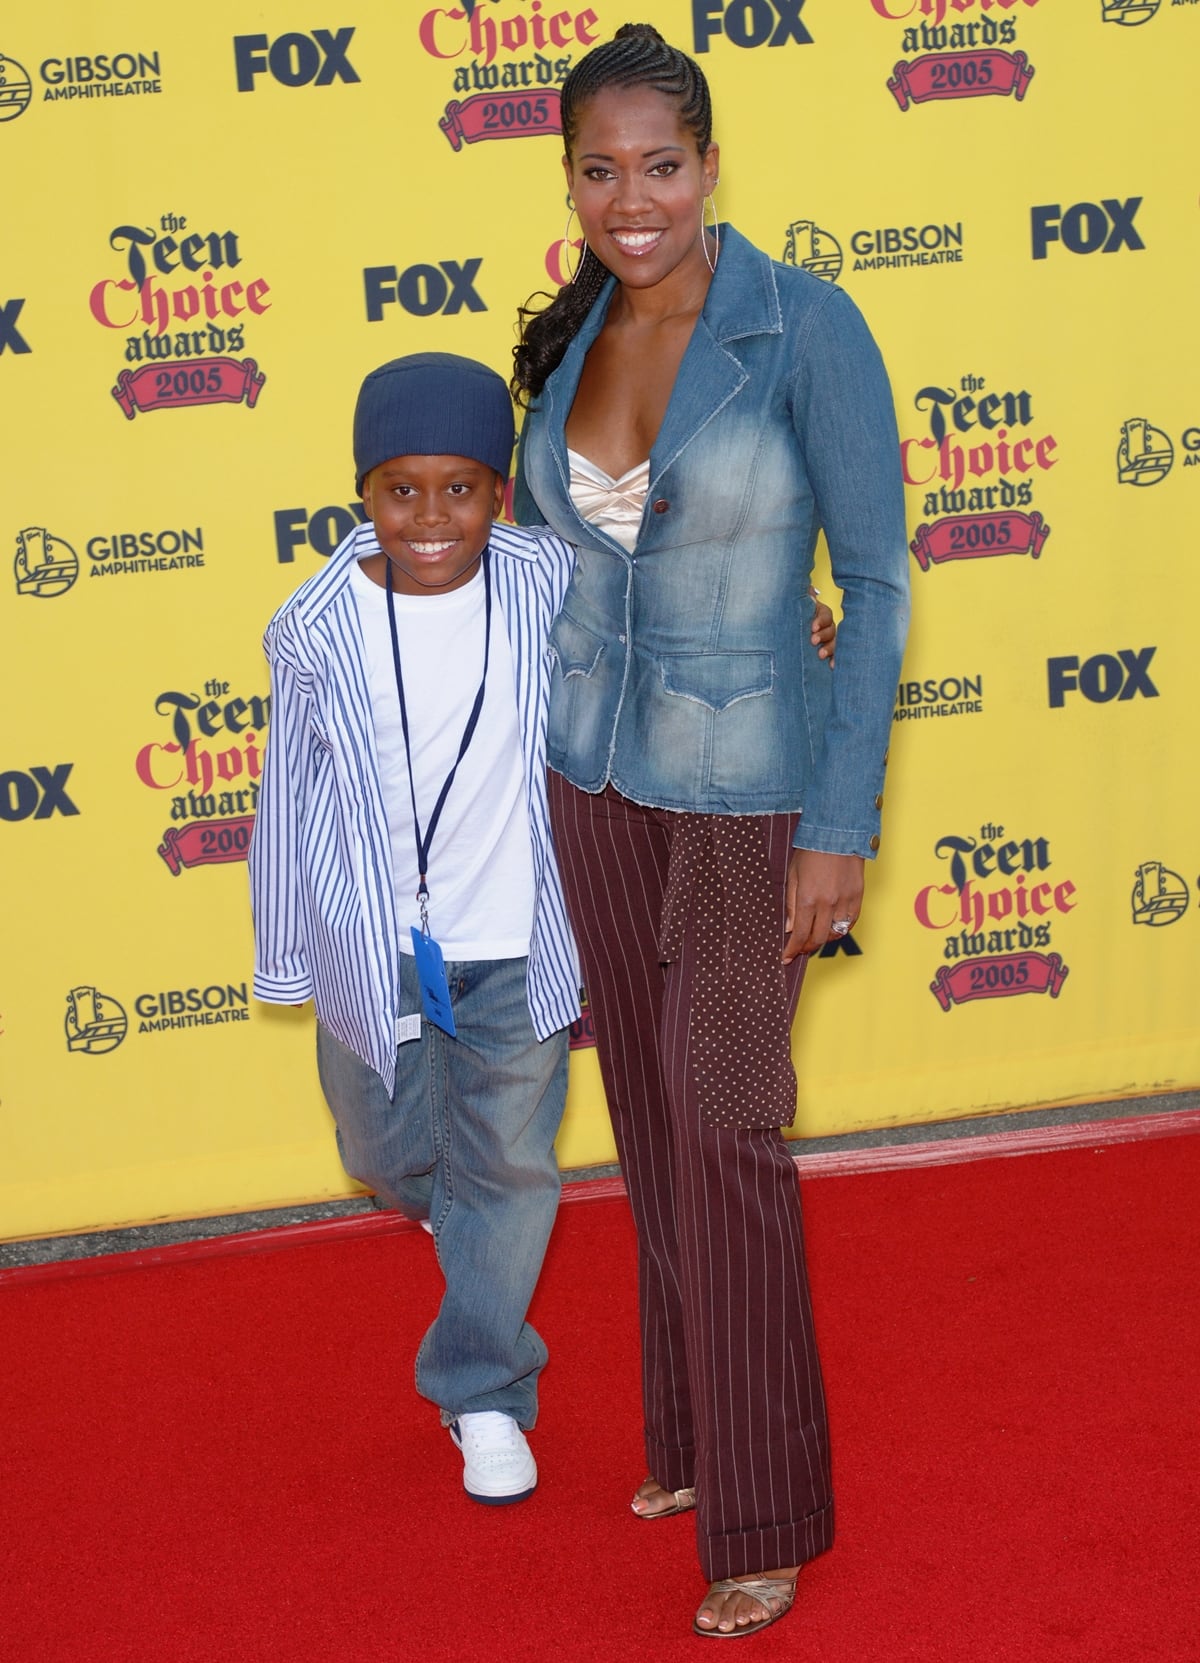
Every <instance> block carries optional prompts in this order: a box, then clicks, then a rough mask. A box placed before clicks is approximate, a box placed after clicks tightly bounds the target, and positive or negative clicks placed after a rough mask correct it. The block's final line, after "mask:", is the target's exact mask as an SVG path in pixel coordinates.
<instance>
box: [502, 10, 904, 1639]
mask: <svg viewBox="0 0 1200 1663" xmlns="http://www.w3.org/2000/svg"><path fill="white" fill-rule="evenodd" d="M562 121H563V139H564V145H565V149H566V155H565V157H564V166H565V168H566V174H567V181H568V184H569V187H570V191H571V194H572V196H573V198H574V202H575V207H576V209H577V211H578V214H579V222H580V226H581V229H582V231H583V235H584V239H585V243H586V249H585V252H584V256H583V260H582V262H581V264H580V267H579V269H578V271H577V273H576V275H575V278H574V280H573V282H572V283H571V284H570V285H568V287H567V288H565V289H564V290H563V291H562V292H561V293H560V295H559V296H558V297H557V298H556V299H555V301H554V302H553V303H552V304H551V305H550V306H549V307H547V308H546V309H545V310H544V311H541V312H539V313H537V314H533V313H531V312H530V311H529V310H528V309H526V310H525V311H524V312H523V314H522V318H523V334H522V339H521V342H520V344H519V345H518V347H517V349H516V352H515V355H514V356H515V362H516V371H515V376H514V391H515V392H516V394H517V396H518V398H519V399H521V400H522V401H523V402H525V403H527V404H528V406H529V410H528V415H527V418H526V422H525V429H524V434H523V436H522V446H521V454H520V459H519V465H518V481H517V498H516V502H517V513H518V518H521V519H526V520H546V521H548V522H549V524H550V525H551V526H553V527H554V529H555V530H556V531H558V532H559V533H560V535H562V536H563V537H565V538H567V539H568V540H569V541H570V542H572V543H573V544H574V545H575V547H576V550H577V562H576V569H575V574H574V577H573V579H572V583H571V587H570V590H569V592H568V595H567V599H566V601H565V603H564V606H563V610H562V612H561V614H560V616H559V618H558V621H557V623H556V624H555V626H554V630H553V633H552V636H551V650H552V656H553V671H552V684H551V710H550V735H549V753H548V754H549V761H550V767H551V769H552V773H551V775H550V803H551V815H552V820H553V823H554V832H555V841H556V846H557V849H558V852H559V857H560V860H561V862H562V867H563V878H564V884H565V888H566V893H567V903H568V908H569V910H570V913H571V919H572V923H573V925H574V928H575V932H576V935H577V938H578V941H579V947H580V954H581V959H582V964H583V972H584V980H585V983H586V985H587V989H588V997H589V1001H590V1003H591V1006H592V1009H593V1012H594V1015H595V1021H596V1032H597V1042H598V1046H599V1054H600V1064H601V1071H602V1075H603V1079H604V1085H605V1091H606V1094H607V1097H608V1103H609V1108H610V1111H611V1113H612V1116H613V1124H614V1129H615V1133H616V1139H617V1145H618V1150H619V1154H620V1159H621V1166H622V1170H623V1172H624V1175H625V1180H626V1184H627V1186H628V1190H629V1195H630V1200H631V1203H632V1206H633V1210H634V1216H635V1219H636V1222H637V1229H638V1242H639V1281H640V1304H641V1321H642V1343H643V1388H644V1398H645V1417H646V1450H647V1459H648V1463H649V1468H650V1472H651V1474H652V1477H650V1478H648V1479H647V1480H646V1481H645V1482H644V1483H643V1484H642V1485H641V1486H640V1488H639V1489H638V1491H637V1494H636V1495H635V1497H634V1501H633V1508H634V1511H635V1512H636V1513H637V1514H639V1515H640V1516H641V1517H642V1518H646V1519H661V1518H663V1517H666V1516H667V1515H670V1514H674V1513H677V1512H681V1511H684V1510H687V1509H690V1508H691V1507H692V1506H693V1505H695V1507H696V1509H697V1530H698V1538H699V1546H700V1558H701V1564H702V1569H703V1571H704V1574H705V1576H706V1577H707V1578H709V1579H710V1583H711V1586H710V1588H709V1591H708V1593H707V1595H706V1596H705V1598H704V1600H703V1602H702V1603H701V1605H700V1608H699V1611H698V1612H697V1615H696V1618H695V1621H694V1624H693V1626H694V1628H695V1631H696V1632H697V1633H698V1634H705V1635H711V1636H714V1637H718V1638H729V1637H735V1636H738V1635H744V1634H746V1633H748V1632H751V1631H752V1630H753V1629H754V1628H755V1627H758V1628H762V1627H765V1626H767V1625H768V1624H769V1623H771V1622H774V1621H776V1620H777V1619H778V1618H779V1617H781V1616H783V1615H784V1614H785V1612H786V1611H787V1610H788V1608H789V1607H790V1605H791V1603H792V1599H793V1597H794V1592H795V1581H796V1575H797V1572H798V1569H799V1567H800V1565H801V1564H802V1563H803V1562H804V1561H806V1560H807V1559H810V1558H812V1557H814V1556H815V1555H816V1554H818V1553H820V1552H822V1551H823V1550H824V1549H825V1548H827V1547H828V1546H829V1545H830V1542H831V1540H832V1531H833V1512H832V1500H831V1495H830V1488H829V1459H828V1447H827V1436H826V1424H825V1409H824V1401H823V1396H822V1389H821V1380H820V1370H819V1364H818V1361H817V1354H816V1348H815V1344H814V1340H813V1334H812V1317H811V1311H810V1306H809V1296H808V1286H807V1278H806V1273H805V1268H804V1247H803V1240H802V1234H801V1225H800V1212H799V1199H798V1193H797V1184H796V1172H795V1165H794V1163H793V1161H792V1160H791V1158H790V1156H789V1155H788V1152H787V1147H786V1144H785V1143H784V1140H783V1138H782V1136H781V1133H780V1130H779V1128H780V1125H781V1124H786V1123H789V1122H790V1121H791V1120H792V1118H793V1116H794V1113H795V1103H796V1097H795V1076H794V1074H793V1072H792V1068H791V1062H790V1054H789V1038H788V1035H789V1028H790V1023H791V1018H792V1015H793V1014H794V1011H795V1005H796V1000H797V998H798V996H799V991H800V982H801V979H802V976H803V972H804V966H805V962H806V956H807V955H808V954H810V953H812V952H814V951H816V950H817V949H818V948H820V946H821V945H822V944H823V943H824V942H825V941H827V940H828V939H830V937H831V936H837V935H842V934H845V933H846V932H847V931H848V930H849V929H850V928H851V927H852V926H853V924H854V922H855V920H856V919H857V917H858V912H859V906H860V903H861V899H862V889H863V876H862V874H863V859H864V857H868V856H870V855H873V854H874V851H875V850H876V848H877V847H878V844H879V837H878V829H877V828H878V815H879V807H880V803H881V796H880V793H881V791H882V787H883V772H884V763H885V760H886V755H885V752H886V745H887V737H888V732H889V727H890V719H891V710H892V702H893V699H894V696H895V688H896V683H897V679H898V676H899V670H900V657H901V650H902V644H903V636H904V629H905V623H906V619H907V549H906V540H905V527H904V508H903V496H902V488H901V483H900V476H899V469H898V441H897V435H896V429H895V419H894V415H893V410H892V403H891V395H890V392H889V389H888V384H887V380H886V376H885V374H884V371H883V367H882V364H881V362H880V360H879V355H878V352H877V351H876V349H875V346H874V343H873V342H872V340H871V338H870V335H869V334H868V332H867V330H866V327H865V325H864V324H863V322H862V319H861V318H860V317H859V314H858V313H857V311H856V310H855V308H854V307H853V305H852V303H851V302H850V300H849V299H848V298H847V296H846V295H845V294H844V293H843V292H842V291H840V290H838V289H837V288H835V287H833V286H831V285H827V284H824V283H821V282H820V281H819V280H817V279H815V278H813V277H810V276H809V275H808V273H806V272H804V271H801V270H796V269H794V268H791V267H783V266H780V265H777V264H775V263H774V262H772V261H771V260H769V259H768V258H767V256H766V255H764V254H762V253H760V252H759V251H758V250H757V249H755V248H754V247H753V246H752V245H751V244H750V243H748V242H746V241H745V239H744V238H742V237H740V236H739V235H738V234H737V232H735V231H733V230H732V229H731V228H729V227H723V228H721V230H720V233H719V237H718V233H717V230H716V227H715V225H714V228H713V231H712V232H711V233H709V232H707V231H706V230H705V229H704V219H705V211H704V208H705V201H706V199H707V198H709V197H710V196H711V193H712V191H713V189H714V188H715V186H716V183H717V164H718V152H717V147H716V145H715V144H713V142H712V133H711V109H710V104H709V96H708V89H707V86H706V85H705V82H704V77H703V76H702V74H701V72H700V70H699V69H698V67H697V66H696V64H695V63H694V62H693V61H692V60H691V59H690V58H688V57H687V56H686V55H685V54H684V53H682V52H679V51H677V50H675V49H674V48H672V47H670V46H668V45H667V44H666V43H665V42H664V41H663V40H662V38H661V37H660V36H659V35H658V33H657V32H656V31H655V30H654V29H652V28H650V27H649V26H647V25H630V26H627V27H625V28H623V29H620V30H619V31H618V33H617V35H616V37H615V38H614V39H613V40H612V41H610V42H607V43H605V44H604V45H602V46H599V47H597V48H595V49H594V50H593V51H592V52H590V53H588V54H587V56H586V57H584V58H583V59H581V61H580V62H579V63H578V64H577V65H576V67H575V69H574V70H573V71H572V72H571V75H570V76H569V77H568V79H567V82H566V84H565V85H564V87H563V92H562ZM713 217H714V220H715V212H714V215H713ZM819 527H823V528H824V531H825V534H826V538H827V541H828V544H829V549H830V556H831V561H832V568H833V574H834V579H835V581H836V582H837V583H838V585H839V587H840V588H841V590H842V592H843V611H844V618H843V623H842V626H841V630H840V633H839V639H838V648H837V669H836V671H834V672H833V673H832V674H831V673H830V672H829V669H828V667H827V666H826V665H824V664H821V663H820V662H819V661H818V659H817V656H816V654H815V653H813V652H812V650H811V648H810V647H809V645H808V644H807V641H806V640H805V635H806V631H805V629H804V627H803V622H802V620H803V618H804V613H805V607H806V605H807V602H806V594H807V589H808V584H809V579H810V574H811V565H812V555H813V547H814V544H815V541H816V536H817V531H818V528H819Z"/></svg>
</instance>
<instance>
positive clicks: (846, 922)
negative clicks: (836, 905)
mask: <svg viewBox="0 0 1200 1663" xmlns="http://www.w3.org/2000/svg"><path fill="white" fill-rule="evenodd" d="M853 922H854V920H853V918H835V919H834V921H833V923H832V924H831V925H830V926H829V928H830V929H831V930H832V931H833V933H834V935H849V934H850V926H851V924H853Z"/></svg>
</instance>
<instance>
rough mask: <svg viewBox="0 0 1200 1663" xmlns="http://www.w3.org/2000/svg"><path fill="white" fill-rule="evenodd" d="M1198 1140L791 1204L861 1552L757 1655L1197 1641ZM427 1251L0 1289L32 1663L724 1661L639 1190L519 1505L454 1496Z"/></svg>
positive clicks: (3, 1620)
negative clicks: (644, 1358) (710, 1652)
mask: <svg viewBox="0 0 1200 1663" xmlns="http://www.w3.org/2000/svg"><path fill="white" fill-rule="evenodd" d="M1198 1180H1200V1137H1178V1138H1166V1139H1162V1140H1159V1141H1154V1142H1146V1143H1129V1144H1123V1145H1119V1146H1114V1147H1110V1148H1107V1149H1104V1150H1099V1151H1092V1150H1073V1151H1065V1152H1058V1153H1053V1154H1046V1155H1034V1156H1028V1157H1025V1158H1022V1159H1018V1160H991V1161H984V1162H978V1163H975V1164H971V1165H963V1166H951V1167H938V1168H929V1169H918V1170H907V1171H900V1172H894V1173H873V1174H866V1175H862V1176H855V1177H847V1178H822V1179H817V1180H814V1181H810V1182H808V1183H806V1184H805V1186H804V1199H805V1206H806V1211H807V1218H808V1226H809V1237H810V1250H811V1259H812V1272H813V1284H814V1293H815V1298H816V1303H817V1314H818V1324H819V1331H820V1335H821V1340H822V1345H823V1350H824V1357H825V1367H826V1378H827V1385H828V1390H829V1397H830V1407H831V1414H832V1421H833V1429H834V1436H835V1439H836V1443H835V1459H834V1471H835V1477H836V1480H837V1490H838V1506H839V1538H838V1543H837V1546H836V1547H835V1549H834V1551H833V1553H832V1554H829V1555H827V1556H826V1557H825V1558H824V1559H822V1560H820V1561H818V1562H817V1563H816V1564H815V1565H813V1566H811V1567H810V1568H809V1569H808V1570H807V1571H806V1572H805V1573H804V1575H803V1576H802V1578H801V1583H800V1597H799V1599H798V1601H797V1605H796V1609H795V1611H794V1612H793V1613H792V1615H791V1616H789V1617H788V1618H787V1619H786V1621H785V1622H783V1623H781V1624H779V1625H778V1626H777V1627H775V1628H773V1629H772V1630H771V1631H770V1632H769V1633H764V1634H762V1635H759V1636H757V1637H755V1638H754V1639H753V1640H750V1641H748V1642H747V1645H748V1646H749V1647H750V1648H751V1649H750V1650H749V1651H748V1652H747V1653H741V1652H739V1653H738V1655H739V1656H743V1655H746V1656H754V1657H757V1658H759V1659H760V1660H766V1659H770V1658H784V1657H787V1658H797V1659H800V1658H803V1659H806V1660H807V1659H811V1660H813V1663H876V1660H879V1663H891V1660H893V1659H913V1660H916V1663H976V1660H978V1663H1006V1660H1010V1659H1011V1660H1013V1663H1029V1660H1042V1659H1046V1660H1053V1663H1108V1660H1109V1659H1112V1660H1113V1663H1116V1660H1118V1659H1119V1660H1120V1663H1157V1660H1160V1659H1161V1660H1164V1663H1167V1660H1169V1663H1193V1660H1194V1659H1196V1658H1197V1657H1200V1627H1198V1622H1197V1617H1198V1609H1200V1601H1198V1582H1200V1574H1198V1571H1197V1560H1198V1557H1200V1517H1198V1508H1197V1481H1198V1475H1200V1414H1198V1411H1197V1395H1198V1393H1197V1365H1198V1363H1200V1303H1198V1301H1197V1296H1196V1277H1197V1267H1198V1265H1200V1207H1198V1206H1197V1194H1198V1187H1200V1186H1198ZM436 1297H437V1278H436V1271H435V1268H434V1263H433V1257H432V1252H431V1249H430V1244H429V1241H428V1239H427V1238H426V1237H425V1236H424V1235H423V1234H421V1233H418V1232H415V1231H413V1232H407V1233H404V1234H398V1235H392V1236H383V1237H378V1238H374V1239H365V1240H347V1241H344V1242H331V1243H324V1244H322V1245H319V1246H312V1247H294V1248H289V1249H288V1250H286V1251H278V1252H272V1253H263V1254H246V1255H242V1256H236V1257H234V1256H231V1257H225V1258H214V1259H208V1260H202V1261H192V1262H182V1263H178V1262H176V1263H171V1264H164V1265H162V1266H159V1267H156V1268H153V1269H142V1270H138V1271H128V1270H126V1271H114V1272H113V1273H111V1274H105V1275H92V1276H83V1277H79V1278H63V1279H61V1280H49V1281H41V1282H36V1283H29V1284H25V1285H22V1284H20V1283H19V1282H18V1283H16V1284H14V1285H11V1286H8V1287H6V1288H3V1289H0V1325H2V1330H0V1345H2V1352H0V1391H2V1405H3V1413H2V1420H0V1439H2V1440H3V1445H4V1450H5V1454H4V1474H3V1505H4V1513H5V1523H4V1529H3V1535H2V1537H0V1589H2V1592H0V1656H2V1657H3V1658H4V1659H5V1660H6V1663H9V1660H11V1663H126V1660H128V1663H154V1660H160V1659H161V1660H164V1663H316V1660H318V1659H320V1660H323V1663H324V1660H328V1663H360V1660H363V1663H365V1660H367V1659H409V1658H411V1659H431V1660H434V1663H443V1660H454V1663H457V1660H459V1659H462V1660H464V1663H466V1660H472V1663H474V1660H476V1659H480V1658H483V1659H485V1660H487V1663H508V1660H509V1659H521V1660H523V1663H526V1660H529V1663H538V1660H540V1659H554V1660H555V1663H574V1660H576V1659H581V1660H582V1659H592V1658H595V1659H598V1660H599V1659H604V1660H605V1663H609V1660H611V1659H614V1658H615V1659H620V1660H623V1659H626V1658H634V1657H637V1658H641V1657H650V1656H654V1657H656V1658H657V1657H665V1658H667V1659H671V1658H684V1657H687V1658H691V1659H695V1658H696V1657H698V1656H700V1655H703V1648H704V1647H705V1646H711V1644H712V1642H709V1641H705V1640H699V1639H694V1638H693V1637H692V1636H691V1635H690V1633H689V1626H690V1621H691V1614H692V1611H693V1609H694V1607H695V1605H696V1603H697V1602H698V1599H699V1596H700V1594H701V1592H702V1587H701V1584H700V1580H699V1575H698V1572H697V1570H696V1567H695V1558H694V1551H693V1544H692V1538H691V1528H690V1521H689V1520H687V1519H686V1518H680V1519H675V1520H672V1521H666V1522H661V1523H659V1524H656V1525H654V1526H651V1525H648V1524H646V1523H644V1522H641V1521H638V1520H637V1519H635V1518H634V1517H633V1516H632V1515H631V1514H630V1513H629V1512H628V1511H627V1502H628V1497H629V1495H630V1493H631V1491H632V1489H633V1486H634V1484H635V1483H636V1482H637V1480H638V1479H640V1478H641V1477H642V1458H641V1454H640V1438H639V1436H638V1415H637V1379H636V1361H635V1344H634V1312H633V1252H632V1238H631V1231H630V1227H629V1224H628V1219H627V1215H626V1212H625V1207H624V1203H623V1202H621V1201H595V1202H588V1203H584V1204H579V1205H572V1206H568V1207H565V1208H564V1209H563V1212H562V1215H561V1217H560V1221H559V1226H558V1229H557V1232H556V1235H555V1239H554V1242H553V1245H552V1249H551V1256H550V1260H549V1262H548V1265H547V1270H546V1274H545V1277H544V1279H543V1284H542V1288H541V1291H540V1294H539V1300H538V1308H537V1311H536V1313H535V1319H536V1321H537V1323H538V1326H539V1327H540V1328H541V1330H542V1332H543V1333H544V1334H545V1335H546V1337H547V1339H548V1341H549V1343H550V1347H551V1352H552V1361H551V1365H550V1368H549V1369H548V1370H547V1372H546V1374H545V1376H544V1377H543V1413H542V1420H541V1423H540V1425H539V1427H538V1430H537V1433H536V1436H535V1449H536V1453H537V1456H538V1461H539V1465H540V1468H541V1474H542V1487H541V1489H540V1490H539V1492H538V1494H537V1495H536V1496H535V1497H534V1498H533V1499H532V1500H531V1501H530V1502H528V1503H526V1504H524V1505H522V1506H519V1507H514V1508H505V1509H488V1508H482V1507H479V1506H476V1505H475V1504H473V1503H471V1502H469V1501H468V1500H466V1498H465V1497H464V1496H463V1495H462V1492H461V1489H460V1488H459V1471H460V1469H459V1466H458V1463H457V1457H456V1456H455V1454H454V1452H453V1450H452V1448H451V1446H450V1443H449V1440H448V1438H447V1437H446V1435H445V1434H444V1433H443V1432H442V1431H441V1430H440V1429H439V1427H438V1425H437V1419H436V1414H435V1413H434V1412H433V1411H432V1410H431V1409H430V1408H429V1407H428V1406H427V1405H425V1404H424V1403H421V1402H420V1401H419V1400H418V1399H417V1398H416V1395H415V1393H414V1392H413V1389H412V1385H411V1380H412V1356H413V1352H414V1349H415V1346H416V1342H417V1340H418V1338H419V1336H420V1333H421V1332H422V1330H423V1328H424V1326H425V1324H426V1322H427V1321H428V1319H429V1316H430V1314H431V1311H432V1309H433V1306H434V1303H435V1300H436Z"/></svg>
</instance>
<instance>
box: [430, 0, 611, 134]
mask: <svg viewBox="0 0 1200 1663" xmlns="http://www.w3.org/2000/svg"><path fill="white" fill-rule="evenodd" d="M600 38H601V31H600V24H599V19H598V18H597V16H596V13H595V12H594V11H593V10H592V9H591V7H583V8H581V9H579V10H576V9H575V8H574V7H573V6H570V5H568V6H564V7H560V6H559V5H556V4H555V3H554V0H459V3H458V4H457V5H441V6H437V5H435V6H430V7H428V8H427V9H425V10H423V11H422V12H421V13H420V16H419V19H418V22H417V39H418V42H419V44H420V48H421V50H422V51H423V52H424V53H425V54H426V55H427V56H428V57H430V58H433V59H434V60H435V61H436V62H437V63H441V64H444V65H445V66H446V68H447V70H448V71H449V72H450V84H449V91H450V92H451V94H452V95H453V96H452V97H451V98H450V100H449V102H448V103H447V105H446V108H445V113H444V114H443V115H441V116H440V117H439V118H438V126H439V127H440V128H441V130H442V132H443V133H444V134H445V135H446V138H447V140H448V141H449V144H450V148H451V149H452V150H461V149H462V147H463V145H464V144H478V143H480V142H481V141H483V140H486V139H526V138H534V137H537V136H538V135H539V134H541V133H561V132H562V117H561V111H560V108H559V90H558V89H559V88H560V87H561V86H562V84H563V82H564V81H565V80H566V78H567V75H568V74H569V73H570V69H571V65H572V63H573V62H574V60H575V57H576V56H577V55H578V54H580V53H583V52H586V51H587V50H588V48H589V47H591V46H594V45H595V44H596V42H597V41H598V40H599V39H600ZM464 94H465V95H466V96H463V95H464Z"/></svg>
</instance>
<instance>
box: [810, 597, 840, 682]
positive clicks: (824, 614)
mask: <svg viewBox="0 0 1200 1663" xmlns="http://www.w3.org/2000/svg"><path fill="white" fill-rule="evenodd" d="M808 592H809V594H810V595H811V596H812V598H813V600H814V601H815V602H816V605H815V606H814V608H813V615H812V633H811V634H810V636H809V640H810V641H811V642H812V644H813V646H814V647H815V648H816V649H817V657H818V658H825V659H828V660H829V668H830V669H831V670H832V669H833V650H834V643H835V642H836V641H837V625H836V624H835V623H834V621H833V613H832V612H831V611H830V610H829V608H828V607H827V606H826V605H825V602H824V601H823V600H822V599H821V591H820V590H819V589H814V588H813V587H812V586H811V584H810V585H809V590H808Z"/></svg>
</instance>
